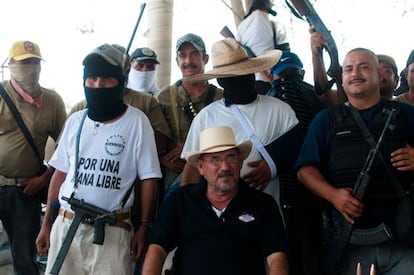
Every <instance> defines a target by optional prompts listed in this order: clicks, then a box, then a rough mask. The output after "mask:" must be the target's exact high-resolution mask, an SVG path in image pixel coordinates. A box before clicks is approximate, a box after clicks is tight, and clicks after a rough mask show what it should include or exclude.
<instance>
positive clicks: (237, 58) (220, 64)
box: [184, 38, 282, 81]
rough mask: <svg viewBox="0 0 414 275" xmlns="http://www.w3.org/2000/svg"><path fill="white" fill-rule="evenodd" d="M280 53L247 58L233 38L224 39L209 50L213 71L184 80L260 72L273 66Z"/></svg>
mask: <svg viewBox="0 0 414 275" xmlns="http://www.w3.org/2000/svg"><path fill="white" fill-rule="evenodd" d="M281 55H282V51H280V50H270V51H267V52H265V53H264V54H262V55H260V56H258V57H253V58H249V57H248V56H247V53H246V50H245V49H244V48H243V47H242V46H241V45H240V43H239V42H237V40H235V39H234V38H225V39H223V40H220V41H218V42H216V43H214V45H213V47H212V50H211V59H212V63H213V69H212V70H210V71H208V72H206V73H204V74H198V75H193V76H189V77H186V78H184V80H186V81H202V80H208V79H213V78H224V77H232V76H238V75H246V74H252V73H257V72H261V71H264V70H267V69H269V68H270V67H272V66H274V65H275V64H276V63H277V62H278V61H279V59H280V56H281Z"/></svg>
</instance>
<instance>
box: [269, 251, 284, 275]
mask: <svg viewBox="0 0 414 275" xmlns="http://www.w3.org/2000/svg"><path fill="white" fill-rule="evenodd" d="M266 260H267V264H268V266H269V273H268V274H269V275H288V274H289V265H288V261H287V257H286V253H283V252H276V253H273V254H271V255H270V256H268V257H267V259H266Z"/></svg>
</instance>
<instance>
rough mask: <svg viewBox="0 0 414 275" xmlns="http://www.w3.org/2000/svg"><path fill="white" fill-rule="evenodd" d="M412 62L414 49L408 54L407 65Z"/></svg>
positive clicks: (413, 61)
mask: <svg viewBox="0 0 414 275" xmlns="http://www.w3.org/2000/svg"><path fill="white" fill-rule="evenodd" d="M411 63H414V50H412V51H411V53H410V55H409V56H408V59H407V65H406V67H408V66H410V64H411Z"/></svg>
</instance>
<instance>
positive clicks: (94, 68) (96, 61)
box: [83, 55, 127, 122]
mask: <svg viewBox="0 0 414 275" xmlns="http://www.w3.org/2000/svg"><path fill="white" fill-rule="evenodd" d="M88 77H114V78H116V79H117V80H118V85H117V86H115V87H111V88H91V87H86V86H85V80H86V79H87V78H88ZM83 80H84V91H85V98H86V104H87V108H88V117H89V118H90V119H92V120H95V121H99V122H103V121H108V120H111V119H114V118H116V117H117V116H119V115H120V114H122V113H123V112H125V110H126V108H127V105H126V104H125V103H124V101H123V99H122V92H123V90H124V81H125V78H124V75H123V72H122V67H120V66H114V65H112V64H110V63H108V62H107V61H106V60H105V59H104V58H103V57H101V56H99V55H95V56H92V57H90V58H88V60H87V62H85V67H84V71H83Z"/></svg>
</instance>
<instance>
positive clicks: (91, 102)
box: [37, 44, 161, 274]
mask: <svg viewBox="0 0 414 275" xmlns="http://www.w3.org/2000/svg"><path fill="white" fill-rule="evenodd" d="M83 65H84V77H83V80H84V89H85V97H86V101H87V106H88V109H86V110H82V111H79V112H76V113H74V114H73V115H71V116H70V117H69V119H68V121H67V122H66V126H65V129H64V131H63V134H62V136H61V139H60V142H59V145H58V147H57V149H56V152H55V154H54V155H53V156H52V159H51V160H50V165H51V166H53V167H55V168H56V172H55V173H54V175H53V177H52V181H51V187H50V193H49V198H48V204H47V210H46V216H48V215H50V210H51V207H50V206H51V202H52V201H54V200H57V199H59V202H60V205H61V208H60V209H59V215H58V217H57V218H56V220H55V222H54V224H53V227H52V230H51V224H50V221H49V220H48V219H44V221H43V224H42V228H41V232H40V234H39V236H38V238H37V247H38V250H39V252H41V253H46V252H47V251H48V250H49V255H48V264H47V267H46V274H50V273H51V272H52V273H51V274H58V273H59V271H60V273H59V274H132V272H133V260H138V259H139V258H141V257H142V256H143V254H144V252H145V242H146V237H147V233H148V225H149V223H150V221H151V219H152V212H153V207H154V202H155V196H156V191H157V180H158V179H159V178H160V177H161V172H160V165H159V161H158V158H157V150H156V145H155V140H154V132H153V130H152V127H151V125H150V123H149V120H148V118H147V117H146V116H145V114H144V113H143V112H142V111H140V110H138V109H136V108H134V107H131V106H129V105H126V104H125V103H124V101H123V100H122V91H123V89H124V81H125V79H124V74H123V70H122V66H123V56H122V53H121V52H120V51H118V50H117V49H116V48H114V47H112V46H111V45H108V44H104V45H102V46H100V47H98V48H96V49H95V50H93V51H92V52H91V53H90V54H88V55H87V56H86V57H85V59H84V60H83ZM136 178H138V179H140V180H141V183H140V184H141V197H140V198H137V199H139V200H140V206H141V208H140V209H141V215H140V226H139V227H138V229H137V231H136V232H135V233H134V231H133V230H132V225H131V219H130V208H131V206H132V204H133V201H134V195H133V194H134V181H135V179H136ZM65 198H66V199H65ZM85 213H86V214H85ZM79 215H82V219H81V221H80V224H79V226H78V227H77V228H75V229H74V230H75V232H73V227H71V224H72V223H75V221H76V222H77V221H79ZM102 229H103V230H102ZM73 233H74V238H73V241H72V242H71V244H69V246H70V247H69V248H68V250H67V253H66V255H65V253H63V254H61V251H62V250H63V248H65V247H66V248H67V244H66V246H65V241H66V239H65V236H66V237H67V236H70V234H73ZM49 234H50V237H49ZM64 239H65V241H63V242H62V240H64ZM62 243H63V245H62ZM49 246H50V249H49ZM63 260H64V261H63ZM62 261H63V263H62ZM59 265H61V268H60V267H59ZM56 266H58V268H56Z"/></svg>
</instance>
